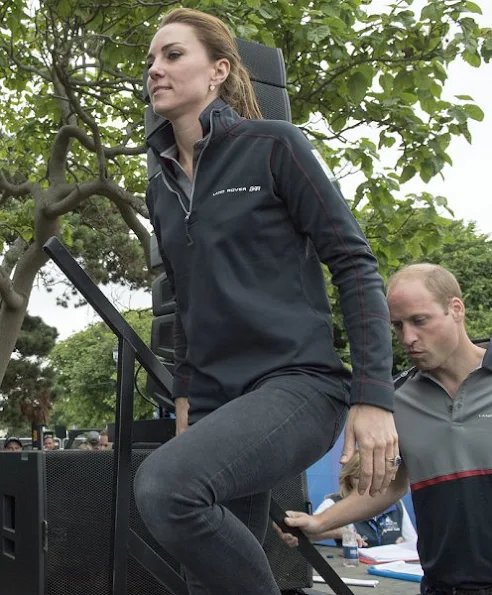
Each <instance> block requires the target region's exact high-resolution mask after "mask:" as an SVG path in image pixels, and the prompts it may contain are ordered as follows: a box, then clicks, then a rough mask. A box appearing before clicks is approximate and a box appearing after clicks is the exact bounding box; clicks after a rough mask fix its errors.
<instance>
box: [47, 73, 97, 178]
mask: <svg viewBox="0 0 492 595" xmlns="http://www.w3.org/2000/svg"><path fill="white" fill-rule="evenodd" d="M54 68H55V70H56V73H57V75H58V77H59V79H60V81H62V84H63V86H64V88H65V92H66V93H67V96H68V98H69V100H70V103H71V104H72V105H73V107H74V109H75V111H76V112H77V114H78V116H79V117H80V118H81V120H82V121H83V122H85V124H87V126H88V127H89V128H90V129H91V130H92V134H93V136H94V147H95V153H96V156H97V161H98V165H99V178H100V179H101V180H104V179H105V178H106V158H105V155H104V150H103V146H102V142H101V133H100V131H99V127H98V125H97V123H96V122H95V120H94V119H93V118H91V117H89V116H88V114H87V113H86V112H85V111H84V109H83V108H82V106H81V105H80V102H79V100H78V98H77V97H76V96H75V94H74V93H73V92H72V89H71V88H70V84H69V82H68V80H67V79H66V78H64V74H63V72H62V71H61V69H60V68H59V67H58V65H57V64H55V65H54Z"/></svg>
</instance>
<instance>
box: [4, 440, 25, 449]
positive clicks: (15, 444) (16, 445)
mask: <svg viewBox="0 0 492 595" xmlns="http://www.w3.org/2000/svg"><path fill="white" fill-rule="evenodd" d="M5 450H22V446H21V445H20V444H19V443H18V442H16V441H15V440H12V442H9V443H8V444H7V446H6V447H5Z"/></svg>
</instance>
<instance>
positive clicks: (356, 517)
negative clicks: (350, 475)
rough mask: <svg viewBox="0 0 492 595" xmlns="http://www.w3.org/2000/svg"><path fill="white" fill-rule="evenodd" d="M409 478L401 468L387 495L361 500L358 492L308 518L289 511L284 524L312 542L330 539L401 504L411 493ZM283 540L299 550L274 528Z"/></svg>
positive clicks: (366, 496) (292, 539)
mask: <svg viewBox="0 0 492 595" xmlns="http://www.w3.org/2000/svg"><path fill="white" fill-rule="evenodd" d="M408 485H409V478H408V473H407V471H406V468H405V466H404V465H403V464H402V465H401V466H400V468H399V470H398V473H397V474H396V479H395V480H394V481H392V482H391V483H390V485H389V487H388V489H387V490H386V492H385V493H384V494H377V495H376V496H370V495H369V494H364V495H363V496H361V495H360V494H359V493H358V492H357V491H356V490H354V491H353V492H351V494H350V495H348V496H347V497H346V498H343V499H342V500H340V501H339V502H337V503H336V504H334V505H333V506H331V507H330V508H328V509H327V510H324V511H323V512H322V513H321V514H316V515H309V514H306V513H304V512H295V511H287V515H288V516H287V517H286V518H285V524H286V525H288V526H289V527H298V528H299V529H301V530H302V531H303V533H304V534H305V535H306V537H308V538H309V539H310V540H311V541H320V540H323V539H330V538H331V535H332V531H333V529H336V528H339V527H343V526H344V525H348V524H349V523H354V522H356V521H366V520H367V519H371V518H372V517H374V516H376V515H377V514H379V513H381V512H384V511H385V510H386V509H387V508H389V507H390V506H391V505H392V504H395V502H398V500H400V499H401V498H402V497H403V496H404V495H405V493H406V492H407V490H408ZM275 529H276V531H277V533H278V534H279V535H280V537H281V538H282V540H283V541H284V542H285V543H286V544H287V545H289V546H291V547H295V546H297V545H298V544H299V543H298V540H297V538H296V537H294V536H293V535H292V534H290V533H285V532H283V531H281V530H280V529H279V528H278V527H276V528H275Z"/></svg>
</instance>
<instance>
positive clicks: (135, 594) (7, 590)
mask: <svg viewBox="0 0 492 595" xmlns="http://www.w3.org/2000/svg"><path fill="white" fill-rule="evenodd" d="M150 452H152V451H151V450H141V449H134V450H133V452H132V463H131V476H132V480H133V477H134V475H135V472H136V470H137V469H138V466H139V465H140V463H141V462H142V461H143V460H144V459H145V457H146V456H147V455H148V454H149V453H150ZM113 454H114V453H113V452H112V451H78V450H66V451H26V452H23V453H15V452H8V453H7V452H4V453H0V498H1V501H2V506H1V507H0V526H1V527H2V549H1V553H0V595H68V594H69V595H89V594H90V595H108V593H109V592H110V584H111V583H110V580H111V571H112V566H111V553H112V543H111V536H112V531H111V506H112V498H113ZM273 496H274V498H275V499H276V500H277V501H278V502H279V503H280V505H281V506H283V507H284V508H295V509H298V510H302V509H306V506H307V495H306V482H305V476H304V475H303V476H300V477H296V478H294V479H292V480H287V481H285V482H283V483H282V484H280V485H279V486H278V487H276V488H275V490H274V493H273ZM130 528H131V529H133V530H134V531H135V532H136V533H137V534H138V535H139V536H140V537H141V538H142V539H143V540H145V541H146V542H147V544H148V545H150V547H152V549H154V551H155V552H156V553H157V554H158V555H159V556H160V557H161V558H163V559H164V560H165V561H166V562H167V563H168V564H169V565H170V566H171V567H172V568H173V569H175V570H176V572H180V568H179V564H178V563H177V562H176V561H175V560H174V559H173V558H172V557H171V556H169V555H168V554H167V552H165V551H164V550H163V549H162V548H161V547H160V546H159V544H158V543H157V542H156V541H155V540H154V539H153V537H152V536H151V535H150V533H149V532H148V531H147V529H146V527H145V525H144V524H143V522H142V520H141V518H140V515H139V513H138V511H137V509H136V507H135V502H134V499H133V496H132V498H131V503H130ZM192 539H193V536H192V535H190V540H192ZM264 548H265V551H266V553H267V556H268V559H269V561H270V565H271V567H272V570H273V573H274V575H275V578H276V580H277V583H278V585H279V587H280V589H281V590H291V589H296V588H302V587H307V586H311V584H312V581H311V578H312V575H311V569H310V567H309V566H308V564H307V563H306V561H305V560H304V558H303V557H302V556H301V555H300V554H299V552H298V551H297V550H295V549H294V550H291V549H289V548H287V547H286V546H285V545H284V544H283V543H281V541H280V539H279V538H278V537H277V535H276V534H275V533H274V532H273V530H272V529H271V528H270V529H269V531H268V534H267V538H266V541H265V545H264ZM122 595H172V591H171V590H169V589H168V588H167V587H166V586H164V585H162V584H160V583H159V582H158V581H157V580H156V579H155V578H154V577H153V576H152V574H151V573H150V572H148V571H147V570H146V569H145V568H144V567H143V566H141V565H140V564H139V563H138V562H137V561H135V560H134V559H133V558H132V557H129V561H128V574H127V586H126V593H125V594H122Z"/></svg>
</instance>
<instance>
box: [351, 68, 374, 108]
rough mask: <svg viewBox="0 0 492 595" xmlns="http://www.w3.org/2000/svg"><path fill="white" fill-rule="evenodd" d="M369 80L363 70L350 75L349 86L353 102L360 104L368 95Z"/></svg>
mask: <svg viewBox="0 0 492 595" xmlns="http://www.w3.org/2000/svg"><path fill="white" fill-rule="evenodd" d="M369 82H370V81H368V80H367V79H366V77H365V76H364V75H363V74H362V72H354V74H352V75H350V77H349V79H348V82H347V85H348V88H349V93H350V98H351V99H352V101H353V103H355V104H356V105H358V104H359V103H360V102H361V101H362V100H363V99H364V97H365V96H366V93H367V89H368V87H369Z"/></svg>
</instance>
